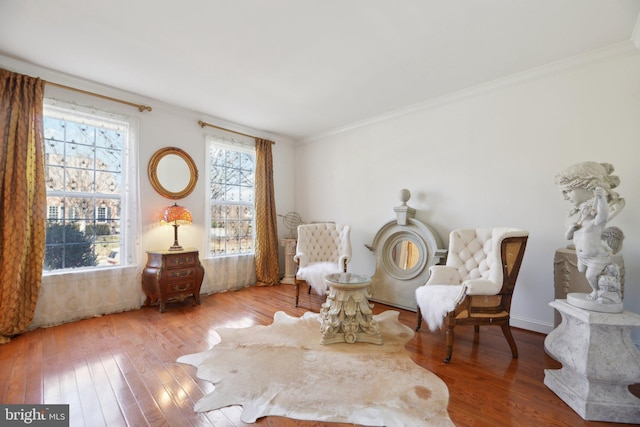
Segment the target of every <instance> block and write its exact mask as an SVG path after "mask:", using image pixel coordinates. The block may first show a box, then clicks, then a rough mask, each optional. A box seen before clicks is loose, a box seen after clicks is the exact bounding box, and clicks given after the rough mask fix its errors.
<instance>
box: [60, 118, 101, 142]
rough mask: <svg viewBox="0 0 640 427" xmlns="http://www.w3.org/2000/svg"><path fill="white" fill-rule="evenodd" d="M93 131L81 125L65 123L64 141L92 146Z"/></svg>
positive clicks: (91, 128)
mask: <svg viewBox="0 0 640 427" xmlns="http://www.w3.org/2000/svg"><path fill="white" fill-rule="evenodd" d="M94 140H95V129H94V128H93V127H91V126H87V125H85V124H83V123H74V122H67V123H66V133H65V141H67V142H75V143H77V144H89V145H93V143H94Z"/></svg>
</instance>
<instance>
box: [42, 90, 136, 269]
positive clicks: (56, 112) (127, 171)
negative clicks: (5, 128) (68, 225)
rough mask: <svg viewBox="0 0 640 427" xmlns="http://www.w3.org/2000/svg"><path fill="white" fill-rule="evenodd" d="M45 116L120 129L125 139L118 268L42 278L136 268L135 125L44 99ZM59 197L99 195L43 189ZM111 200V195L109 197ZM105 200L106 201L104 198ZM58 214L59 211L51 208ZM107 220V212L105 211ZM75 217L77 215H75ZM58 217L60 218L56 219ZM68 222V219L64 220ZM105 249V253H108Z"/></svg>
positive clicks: (119, 116)
mask: <svg viewBox="0 0 640 427" xmlns="http://www.w3.org/2000/svg"><path fill="white" fill-rule="evenodd" d="M44 112H45V116H49V117H52V116H53V117H62V118H63V117H74V116H75V117H76V118H81V119H82V120H83V121H86V122H87V123H88V124H92V125H94V124H95V125H99V124H102V123H112V124H113V126H116V127H118V126H119V127H123V128H126V130H127V137H126V138H125V139H124V141H123V147H122V155H121V167H120V170H121V192H120V197H119V198H120V210H121V212H120V222H119V236H120V238H119V243H120V245H119V250H120V264H119V265H115V266H114V265H111V264H109V263H102V264H99V265H96V266H86V267H77V268H64V269H54V270H45V271H44V272H43V274H44V275H47V274H56V273H61V272H63V273H73V272H76V271H87V270H99V269H103V268H122V267H128V266H133V265H136V263H137V258H139V255H138V251H139V237H140V236H139V230H140V229H141V227H140V225H139V221H140V213H139V201H138V176H137V169H138V167H137V145H138V144H137V135H138V121H137V119H136V118H134V117H130V116H125V115H122V114H117V113H113V112H109V111H107V110H106V109H101V110H98V109H95V108H90V107H83V106H79V105H77V104H71V103H68V102H64V101H59V100H55V99H52V98H45V101H44ZM63 194H70V195H73V196H76V197H83V196H87V195H88V196H93V197H96V198H99V197H101V196H102V195H101V194H100V193H80V192H79V193H66V192H65V191H55V192H50V191H49V189H47V197H49V196H58V195H63ZM110 196H112V195H110ZM107 198H108V197H107ZM51 208H52V207H51V206H48V207H47V213H48V214H50V213H51ZM98 208H99V207H98V206H96V209H95V211H94V216H95V218H94V220H95V224H98V223H103V222H104V221H101V220H100V218H99V217H98ZM55 209H56V210H58V213H59V214H60V211H59V209H60V207H55ZM106 213H107V218H106V219H108V217H109V216H110V215H109V214H108V209H107V211H106ZM76 216H77V215H76ZM58 217H60V216H58ZM67 220H72V219H70V218H69V219H67ZM110 251H111V249H109V251H108V252H110ZM107 255H108V254H107Z"/></svg>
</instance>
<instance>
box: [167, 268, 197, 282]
mask: <svg viewBox="0 0 640 427" xmlns="http://www.w3.org/2000/svg"><path fill="white" fill-rule="evenodd" d="M164 273H165V277H166V278H167V281H169V282H173V281H175V280H185V279H186V280H189V279H193V278H194V277H195V276H196V268H195V267H190V268H180V269H175V270H167V271H165V272H164Z"/></svg>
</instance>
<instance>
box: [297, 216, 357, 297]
mask: <svg viewBox="0 0 640 427" xmlns="http://www.w3.org/2000/svg"><path fill="white" fill-rule="evenodd" d="M293 259H294V260H295V262H296V263H297V264H298V270H297V272H296V280H295V281H296V307H297V306H298V299H299V296H300V285H301V284H304V283H307V284H308V285H309V292H311V288H313V289H314V290H315V291H316V292H317V293H318V294H320V295H324V294H325V293H326V284H325V282H324V276H325V275H327V274H330V273H340V272H346V271H347V263H348V262H349V261H350V260H351V227H349V226H348V225H345V226H344V227H343V228H342V229H338V228H336V225H335V224H334V223H317V224H303V225H299V226H298V243H297V246H296V254H295V255H294V257H293Z"/></svg>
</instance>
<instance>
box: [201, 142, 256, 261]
mask: <svg viewBox="0 0 640 427" xmlns="http://www.w3.org/2000/svg"><path fill="white" fill-rule="evenodd" d="M208 157H209V158H208V164H209V170H208V173H209V180H208V182H209V217H210V224H211V227H210V228H209V253H210V255H212V256H224V255H237V254H253V253H254V241H255V237H254V210H255V209H254V185H255V148H254V147H247V146H243V145H238V144H237V143H236V144H234V145H231V142H230V141H228V140H226V139H221V138H213V137H211V138H210V139H209V153H208Z"/></svg>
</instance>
